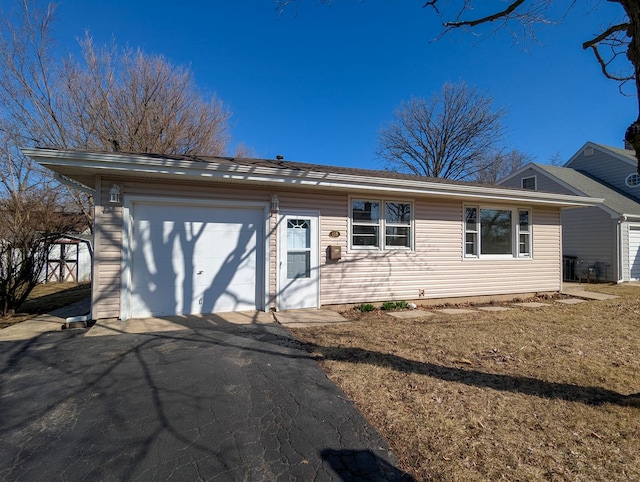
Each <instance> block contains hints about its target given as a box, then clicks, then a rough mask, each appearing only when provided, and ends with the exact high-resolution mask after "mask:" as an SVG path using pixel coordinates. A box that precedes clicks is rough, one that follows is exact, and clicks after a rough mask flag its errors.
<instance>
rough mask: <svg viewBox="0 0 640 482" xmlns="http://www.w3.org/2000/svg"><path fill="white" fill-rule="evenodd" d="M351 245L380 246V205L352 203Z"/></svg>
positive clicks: (363, 202)
mask: <svg viewBox="0 0 640 482" xmlns="http://www.w3.org/2000/svg"><path fill="white" fill-rule="evenodd" d="M351 230H352V236H351V244H352V245H353V246H359V247H367V248H377V247H378V246H380V244H379V243H380V234H379V233H380V203H379V202H378V201H353V203H352V204H351Z"/></svg>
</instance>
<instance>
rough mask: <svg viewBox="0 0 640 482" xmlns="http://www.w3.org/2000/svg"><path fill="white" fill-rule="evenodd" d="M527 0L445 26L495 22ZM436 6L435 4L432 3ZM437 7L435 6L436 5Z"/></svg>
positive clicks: (453, 26)
mask: <svg viewBox="0 0 640 482" xmlns="http://www.w3.org/2000/svg"><path fill="white" fill-rule="evenodd" d="M525 1H526V0H516V1H515V2H513V3H512V4H510V5H509V6H508V7H507V8H506V9H504V10H503V11H501V12H497V13H494V14H492V15H488V16H486V17H483V18H478V19H476V20H461V21H459V22H445V24H444V26H445V27H451V28H458V27H475V26H476V25H480V24H482V23H487V22H493V21H495V20H498V19H500V18H504V17H508V16H509V15H510V14H512V13H513V12H514V11H515V10H516V9H517V8H518V7H519V6H520V5H522V4H523V3H524V2H525ZM431 3H434V2H427V4H431ZM432 6H434V5H432ZM434 8H435V6H434Z"/></svg>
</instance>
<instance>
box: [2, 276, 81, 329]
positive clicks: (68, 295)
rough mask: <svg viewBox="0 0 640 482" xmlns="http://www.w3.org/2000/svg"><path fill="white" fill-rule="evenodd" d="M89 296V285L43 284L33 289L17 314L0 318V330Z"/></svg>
mask: <svg viewBox="0 0 640 482" xmlns="http://www.w3.org/2000/svg"><path fill="white" fill-rule="evenodd" d="M90 294H91V283H43V284H40V285H38V286H36V287H35V288H34V290H33V291H32V292H31V294H30V295H29V298H28V299H27V301H26V302H24V303H23V304H22V306H20V309H19V310H18V312H17V313H14V314H11V315H9V316H7V317H2V316H0V328H6V327H7V326H10V325H13V324H15V323H20V322H21V321H24V320H26V319H29V318H33V316H35V315H41V314H44V313H49V312H50V311H52V310H55V309H56V308H61V307H63V306H66V305H69V304H71V303H75V302H76V301H80V300H83V299H85V298H87V297H88V296H90Z"/></svg>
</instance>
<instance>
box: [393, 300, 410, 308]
mask: <svg viewBox="0 0 640 482" xmlns="http://www.w3.org/2000/svg"><path fill="white" fill-rule="evenodd" d="M408 307H409V303H407V302H406V301H396V309H398V310H406V309H407V308H408Z"/></svg>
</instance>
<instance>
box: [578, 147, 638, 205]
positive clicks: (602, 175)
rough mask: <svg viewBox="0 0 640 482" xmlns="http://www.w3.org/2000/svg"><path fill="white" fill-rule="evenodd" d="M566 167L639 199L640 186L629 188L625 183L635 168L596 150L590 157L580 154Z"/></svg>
mask: <svg viewBox="0 0 640 482" xmlns="http://www.w3.org/2000/svg"><path fill="white" fill-rule="evenodd" d="M566 167H570V168H572V169H576V170H578V171H584V172H586V173H588V174H589V175H590V176H593V177H596V178H598V179H600V180H602V181H604V182H606V183H608V184H610V185H612V186H613V187H615V188H616V189H618V190H620V191H622V192H624V193H627V194H628V195H630V196H632V197H635V198H636V199H638V198H640V186H638V187H629V186H627V185H626V183H625V179H626V178H627V176H628V175H629V174H633V173H636V172H637V170H636V166H635V165H634V164H632V163H629V162H625V161H623V160H621V159H618V158H616V157H614V156H613V155H611V154H608V153H606V152H602V151H600V150H599V149H597V148H594V149H593V155H591V156H585V155H584V153H581V154H580V155H579V156H578V157H576V158H575V159H574V160H573V161H571V163H570V164H568V165H567V166H566Z"/></svg>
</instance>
